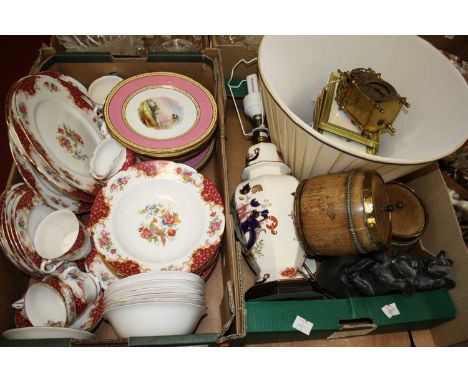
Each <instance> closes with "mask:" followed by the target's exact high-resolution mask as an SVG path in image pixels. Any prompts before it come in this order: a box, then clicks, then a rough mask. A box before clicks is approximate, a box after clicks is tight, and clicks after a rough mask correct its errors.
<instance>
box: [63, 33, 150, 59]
mask: <svg viewBox="0 0 468 382" xmlns="http://www.w3.org/2000/svg"><path fill="white" fill-rule="evenodd" d="M143 38H144V36H122V35H71V36H64V35H62V36H57V39H58V40H59V42H60V44H61V45H63V46H64V47H65V49H66V51H67V52H110V53H111V54H114V55H140V52H141V51H142V50H143V49H144V46H143Z"/></svg>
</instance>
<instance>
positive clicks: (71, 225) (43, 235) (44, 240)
mask: <svg viewBox="0 0 468 382" xmlns="http://www.w3.org/2000/svg"><path fill="white" fill-rule="evenodd" d="M34 248H35V249H36V252H37V253H38V254H39V256H41V257H42V258H43V259H44V261H43V263H42V264H41V269H42V270H43V271H46V272H50V271H53V270H55V268H56V267H57V266H59V265H61V262H62V261H65V260H69V261H76V260H80V259H83V258H85V257H86V256H87V254H88V253H89V251H90V250H91V240H90V238H89V234H88V233H87V232H86V230H85V228H84V226H83V224H81V223H80V221H79V220H78V218H77V217H76V215H75V214H74V213H73V212H71V211H69V210H58V211H55V212H52V213H51V214H50V215H48V216H46V217H45V218H44V220H42V222H41V223H40V224H39V225H38V227H37V229H36V232H35V234H34ZM50 266H52V268H50ZM48 268H49V269H48Z"/></svg>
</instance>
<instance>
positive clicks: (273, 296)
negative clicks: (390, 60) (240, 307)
mask: <svg viewBox="0 0 468 382" xmlns="http://www.w3.org/2000/svg"><path fill="white" fill-rule="evenodd" d="M315 289H316V288H315V285H314V282H313V281H310V280H279V281H271V282H266V283H262V284H256V285H254V286H253V287H252V288H250V289H249V290H248V291H247V292H246V294H245V300H246V301H253V300H262V301H265V300H271V301H276V300H300V299H320V298H323V295H322V294H321V293H319V292H317V291H315Z"/></svg>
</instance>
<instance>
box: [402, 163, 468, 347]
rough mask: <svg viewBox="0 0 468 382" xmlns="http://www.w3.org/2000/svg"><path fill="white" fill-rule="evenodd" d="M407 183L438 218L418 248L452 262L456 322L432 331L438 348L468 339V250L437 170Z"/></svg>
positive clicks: (433, 215)
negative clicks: (446, 257)
mask: <svg viewBox="0 0 468 382" xmlns="http://www.w3.org/2000/svg"><path fill="white" fill-rule="evenodd" d="M408 183H409V185H411V186H412V187H413V188H414V189H415V190H416V192H418V193H419V194H420V195H421V197H422V198H423V199H424V201H425V203H426V206H427V209H428V213H429V216H430V217H435V216H437V224H431V220H430V221H429V224H428V226H427V229H426V232H425V233H424V235H423V237H422V239H421V246H422V247H423V248H424V249H425V250H427V251H428V252H431V253H434V254H436V253H438V252H439V251H441V250H444V251H445V252H446V253H447V256H448V257H449V258H450V259H452V260H453V261H454V265H453V270H452V271H453V277H454V280H455V283H456V286H455V288H454V289H451V290H450V291H449V293H450V297H451V298H452V301H453V303H454V305H455V308H456V310H457V320H455V321H451V322H447V323H445V324H443V325H439V326H438V327H435V328H433V329H432V330H431V331H432V337H433V338H434V342H435V343H436V344H437V345H441V346H446V345H453V344H456V343H460V342H463V341H465V340H466V339H467V338H468V325H467V323H468V278H467V277H466V270H467V269H468V250H467V248H466V246H465V244H464V241H463V236H462V233H461V230H460V226H459V225H458V223H457V218H456V215H455V211H454V209H453V206H452V203H451V201H450V197H449V196H448V193H447V186H446V184H445V181H444V178H443V176H442V174H441V172H440V170H439V169H438V168H435V170H434V171H431V172H421V173H418V174H414V177H413V179H411V180H409V182H408ZM430 219H431V218H430ZM433 219H434V218H433Z"/></svg>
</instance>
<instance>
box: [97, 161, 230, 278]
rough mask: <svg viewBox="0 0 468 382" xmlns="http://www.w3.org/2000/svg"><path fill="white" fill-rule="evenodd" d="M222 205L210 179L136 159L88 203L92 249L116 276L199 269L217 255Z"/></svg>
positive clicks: (174, 166) (185, 169)
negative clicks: (136, 161) (135, 163)
mask: <svg viewBox="0 0 468 382" xmlns="http://www.w3.org/2000/svg"><path fill="white" fill-rule="evenodd" d="M224 223H225V220H224V207H223V202H222V200H221V197H220V195H219V193H218V191H217V190H216V188H215V186H214V185H213V183H212V182H211V181H210V180H209V179H207V178H205V177H204V176H203V175H202V174H200V173H198V172H197V171H196V170H194V169H193V168H191V167H189V166H186V165H183V164H177V163H174V162H169V161H149V162H142V163H139V164H137V165H135V166H132V167H130V168H129V169H128V170H126V171H121V172H119V173H118V174H116V175H115V176H113V177H112V178H111V179H110V180H109V182H108V183H107V185H106V186H105V187H104V188H102V190H101V191H100V193H99V194H98V195H97V197H96V200H95V202H94V204H93V208H92V211H91V216H90V222H89V226H90V230H91V232H92V235H93V241H94V245H95V247H96V250H97V251H98V252H99V253H100V254H101V255H102V257H103V259H104V261H105V262H106V264H107V265H109V266H110V267H112V268H113V269H114V270H115V271H116V273H117V274H119V275H120V276H129V275H132V274H137V273H142V272H151V271H165V270H174V271H188V272H194V273H196V272H197V271H199V270H201V269H204V268H205V267H206V266H207V264H209V262H210V260H212V259H213V257H214V256H216V254H217V250H218V247H219V246H220V243H221V238H222V234H223V232H224Z"/></svg>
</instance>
